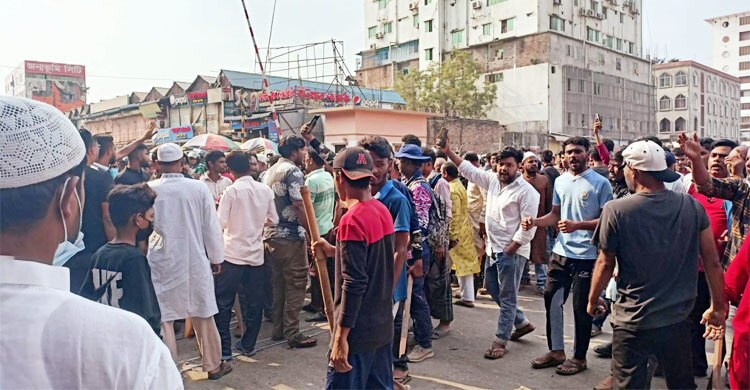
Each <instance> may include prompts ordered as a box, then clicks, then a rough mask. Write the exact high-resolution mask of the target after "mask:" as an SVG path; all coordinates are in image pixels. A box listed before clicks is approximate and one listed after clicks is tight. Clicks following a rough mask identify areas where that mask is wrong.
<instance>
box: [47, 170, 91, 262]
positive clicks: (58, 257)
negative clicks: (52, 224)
mask: <svg viewBox="0 0 750 390" xmlns="http://www.w3.org/2000/svg"><path fill="white" fill-rule="evenodd" d="M68 181H70V178H68V179H66V180H65V184H63V189H62V193H63V194H64V193H65V188H66V187H67V186H68ZM76 199H78V213H79V214H80V218H81V220H80V222H79V223H78V236H77V237H76V242H75V243H73V242H70V241H68V226H67V225H66V224H65V216H64V215H63V212H62V197H60V205H59V208H60V217H62V221H63V233H64V234H65V239H64V240H63V242H61V243H59V244H58V245H57V250H56V251H55V257H54V258H53V259H52V265H53V266H57V267H59V266H62V265H63V264H65V263H67V262H68V260H70V258H71V257H73V256H75V254H76V253H78V252H80V251H82V250H83V249H84V248H85V247H86V246H85V245H84V244H83V232H81V225H82V224H83V208H82V207H81V198H80V197H79V196H78V191H76Z"/></svg>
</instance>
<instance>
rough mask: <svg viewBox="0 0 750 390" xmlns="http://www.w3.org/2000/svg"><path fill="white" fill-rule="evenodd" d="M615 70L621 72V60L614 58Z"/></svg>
mask: <svg viewBox="0 0 750 390" xmlns="http://www.w3.org/2000/svg"><path fill="white" fill-rule="evenodd" d="M615 69H617V70H622V60H620V59H619V58H615Z"/></svg>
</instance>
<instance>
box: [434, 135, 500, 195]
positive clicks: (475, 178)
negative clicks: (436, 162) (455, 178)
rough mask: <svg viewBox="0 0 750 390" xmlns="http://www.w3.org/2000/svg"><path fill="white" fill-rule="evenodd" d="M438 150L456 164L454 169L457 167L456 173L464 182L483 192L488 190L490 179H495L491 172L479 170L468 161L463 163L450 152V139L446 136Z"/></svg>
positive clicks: (462, 160)
mask: <svg viewBox="0 0 750 390" xmlns="http://www.w3.org/2000/svg"><path fill="white" fill-rule="evenodd" d="M439 149H440V151H442V152H443V153H445V155H446V156H447V157H448V158H449V159H450V160H451V161H453V163H454V164H456V167H458V172H459V173H460V174H461V176H463V177H465V178H466V180H468V181H470V182H472V183H475V184H476V185H478V186H479V187H481V188H484V189H485V190H486V189H488V188H489V186H490V183H491V182H492V178H493V177H495V175H494V174H492V172H487V171H485V170H483V169H479V168H477V167H475V166H473V165H471V163H469V162H468V161H467V162H465V161H464V159H462V158H461V157H460V156H459V155H457V154H456V153H454V152H453V150H451V142H450V138H448V137H447V136H446V138H445V147H442V148H439Z"/></svg>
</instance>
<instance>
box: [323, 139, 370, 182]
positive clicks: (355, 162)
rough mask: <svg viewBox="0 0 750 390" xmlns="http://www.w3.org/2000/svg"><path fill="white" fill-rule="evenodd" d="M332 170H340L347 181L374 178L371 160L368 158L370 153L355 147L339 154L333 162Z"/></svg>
mask: <svg viewBox="0 0 750 390" xmlns="http://www.w3.org/2000/svg"><path fill="white" fill-rule="evenodd" d="M333 169H341V171H342V172H344V175H346V177H348V178H349V180H359V179H364V178H366V177H371V178H374V177H375V176H373V174H372V158H371V157H370V153H368V152H367V151H365V150H364V149H363V148H360V147H356V146H355V147H351V148H346V149H344V150H342V151H341V152H339V153H338V154H337V155H336V158H335V159H334V160H333Z"/></svg>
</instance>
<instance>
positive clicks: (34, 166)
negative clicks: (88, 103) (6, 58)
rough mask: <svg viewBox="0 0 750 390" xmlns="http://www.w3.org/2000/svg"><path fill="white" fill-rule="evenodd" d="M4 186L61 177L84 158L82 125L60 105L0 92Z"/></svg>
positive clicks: (0, 160) (0, 181)
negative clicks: (59, 106)
mask: <svg viewBox="0 0 750 390" xmlns="http://www.w3.org/2000/svg"><path fill="white" fill-rule="evenodd" d="M0 151H2V153H0V188H2V189H5V188H19V187H26V186H29V185H32V184H37V183H41V182H44V181H47V180H50V179H54V178H56V177H59V176H61V175H63V174H65V173H66V172H68V171H70V170H71V169H73V168H75V167H76V166H78V165H80V164H81V163H82V162H83V159H84V158H85V157H86V148H85V146H84V145H83V139H81V135H80V134H79V133H78V129H76V127H75V126H74V125H73V123H71V122H70V120H69V119H68V118H66V117H65V115H64V114H63V113H62V112H60V110H58V109H57V108H55V107H53V106H50V105H49V104H46V103H42V102H38V101H34V100H31V99H26V98H20V97H12V96H0Z"/></svg>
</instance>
